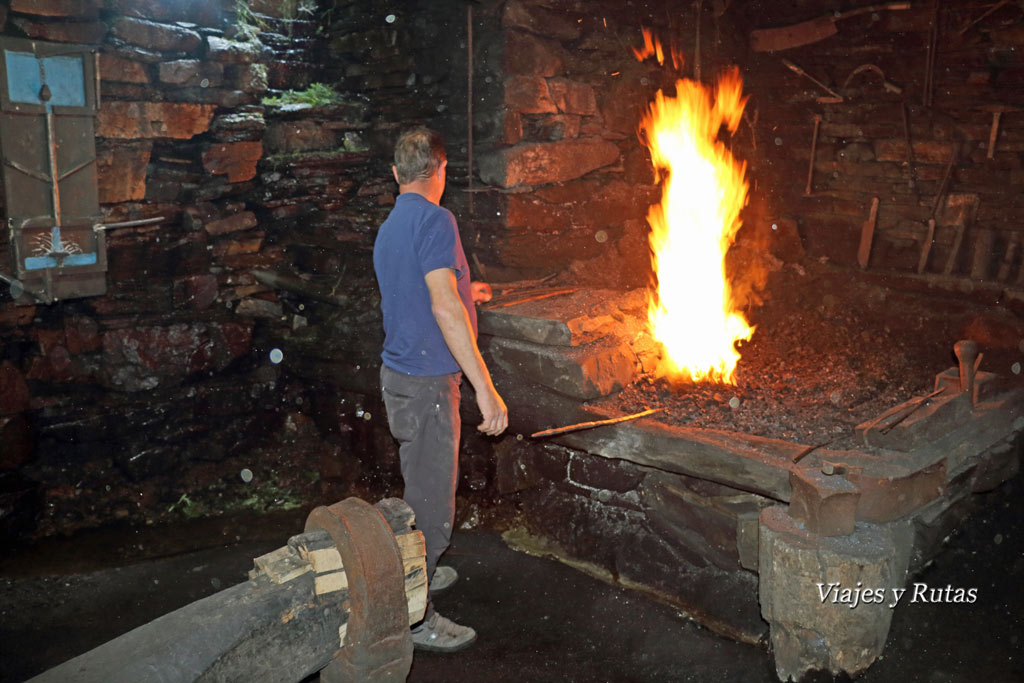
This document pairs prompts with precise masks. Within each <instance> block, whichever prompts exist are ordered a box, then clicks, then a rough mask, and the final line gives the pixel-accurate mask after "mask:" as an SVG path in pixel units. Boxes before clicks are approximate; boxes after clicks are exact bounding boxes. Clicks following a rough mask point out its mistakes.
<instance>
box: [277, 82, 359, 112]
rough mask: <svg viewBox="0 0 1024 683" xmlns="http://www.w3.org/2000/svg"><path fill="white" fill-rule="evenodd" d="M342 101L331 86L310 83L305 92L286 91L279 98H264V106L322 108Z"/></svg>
mask: <svg viewBox="0 0 1024 683" xmlns="http://www.w3.org/2000/svg"><path fill="white" fill-rule="evenodd" d="M340 101H341V95H339V94H338V91H337V90H335V89H334V88H333V87H331V86H330V85H327V84H324V83H310V85H309V87H308V88H306V89H305V90H286V91H285V92H284V93H282V94H281V95H279V96H277V97H264V98H263V104H264V105H266V106H268V107H281V106H284V105H286V104H308V105H310V106H313V107H322V106H324V105H327V104H337V103H338V102H340Z"/></svg>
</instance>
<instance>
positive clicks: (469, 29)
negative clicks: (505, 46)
mask: <svg viewBox="0 0 1024 683" xmlns="http://www.w3.org/2000/svg"><path fill="white" fill-rule="evenodd" d="M466 56H467V66H466V150H467V156H468V157H469V158H468V169H467V171H466V175H467V176H468V177H467V181H468V189H469V215H470V216H472V215H473V5H467V6H466Z"/></svg>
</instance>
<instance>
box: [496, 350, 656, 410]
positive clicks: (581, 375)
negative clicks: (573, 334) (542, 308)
mask: <svg viewBox="0 0 1024 683" xmlns="http://www.w3.org/2000/svg"><path fill="white" fill-rule="evenodd" d="M489 355H490V356H491V360H492V361H493V362H494V363H496V364H498V365H499V366H500V367H502V368H503V369H504V370H506V371H507V372H509V373H512V374H518V375H520V376H522V377H524V378H526V379H530V380H533V381H534V382H537V383H538V384H541V385H543V386H546V387H550V388H552V389H554V390H555V391H558V392H561V393H563V394H566V395H567V396H572V397H575V398H581V399H591V398H598V397H600V396H607V395H608V394H611V393H613V392H615V391H618V390H620V389H622V388H624V387H625V386H626V385H628V384H629V383H630V382H632V381H633V378H634V376H635V375H636V360H635V358H634V356H633V352H632V351H631V350H630V349H629V346H628V345H627V344H626V343H625V342H622V341H619V340H617V339H606V340H600V341H597V342H594V343H593V344H587V345H586V346H577V347H556V346H542V345H540V344H533V343H530V342H524V341H518V340H513V339H500V338H495V339H493V340H492V342H491V344H490V348H489Z"/></svg>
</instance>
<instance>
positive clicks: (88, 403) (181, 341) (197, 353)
mask: <svg viewBox="0 0 1024 683" xmlns="http://www.w3.org/2000/svg"><path fill="white" fill-rule="evenodd" d="M315 11H316V6H315V3H310V2H297V3H277V2H257V1H256V0H253V1H252V2H250V3H248V4H246V3H234V2H194V1H191V0H190V1H188V2H174V3H164V2H151V1H148V0H100V1H99V2H88V1H87V2H58V1H53V2H50V1H47V0H33V1H32V2H23V1H19V0H14V1H13V2H11V3H9V6H5V7H2V8H0V24H2V27H3V35H5V36H14V37H29V38H34V39H39V40H45V41H57V42H61V41H73V42H78V43H87V44H94V45H97V46H98V48H99V54H100V58H99V67H100V79H101V84H100V91H101V102H102V106H101V108H100V110H99V112H98V116H97V119H96V145H97V152H98V191H99V200H100V202H101V204H102V211H103V214H104V217H105V220H106V221H107V222H114V221H123V220H132V219H139V218H148V217H154V216H163V217H164V218H165V220H164V221H163V222H161V223H160V224H158V225H150V226H145V227H141V228H120V229H116V230H111V231H110V232H109V233H108V234H109V237H108V261H109V272H108V273H107V284H108V292H107V294H106V295H105V296H102V297H93V298H87V299H77V300H67V301H62V302H59V303H57V304H54V305H51V306H45V305H37V306H15V305H14V304H13V302H12V301H11V300H10V298H9V297H7V295H6V293H5V294H4V297H3V299H2V300H0V339H2V347H0V397H2V398H0V442H2V450H0V452H2V455H0V496H3V505H0V508H2V509H3V516H2V517H0V524H2V525H3V530H4V531H5V532H12V531H13V532H19V533H35V534H49V533H54V532H70V531H72V530H75V529H77V528H81V527H87V526H93V525H96V524H99V523H103V522H107V521H110V520H113V519H124V520H127V521H130V522H133V523H140V522H143V521H145V522H147V523H152V522H154V521H160V520H163V519H167V518H171V519H175V518H179V517H180V516H182V515H185V516H189V517H194V516H204V515H212V514H214V515H215V514H223V513H225V512H231V511H239V510H255V511H261V510H264V509H271V508H282V507H284V508H287V507H297V506H299V505H308V504H312V503H314V502H316V500H315V499H316V498H317V497H318V496H319V495H320V493H321V488H320V485H319V482H321V481H323V480H324V479H323V478H322V477H320V476H319V474H320V473H321V472H322V473H324V475H325V476H326V477H327V479H328V480H329V481H333V482H335V483H338V484H340V485H341V486H342V487H343V488H346V489H347V488H350V487H351V485H352V483H353V482H354V481H355V479H357V478H358V477H359V472H360V467H359V464H358V462H359V461H358V459H357V458H355V457H354V456H352V455H350V454H351V452H352V451H353V450H354V449H352V448H350V447H349V448H346V449H342V446H343V445H344V446H350V444H349V443H348V442H347V441H346V439H347V438H348V436H349V435H350V434H351V433H352V431H353V427H351V425H355V428H361V423H362V422H363V421H362V420H358V421H357V418H356V417H354V416H352V417H351V420H350V424H346V423H345V421H344V420H338V421H335V422H334V424H333V425H332V427H331V429H330V431H329V432H325V433H322V432H321V431H320V430H319V429H318V428H317V425H316V422H315V419H314V414H315V410H314V404H315V401H314V400H313V395H312V393H311V390H310V388H309V387H308V386H307V385H305V384H303V383H302V382H301V381H299V380H296V379H295V378H293V377H292V376H291V375H290V373H289V372H288V371H287V370H286V369H285V364H281V365H276V364H274V362H273V361H272V360H271V356H270V351H271V349H272V348H274V347H275V346H277V343H276V338H277V337H279V336H280V335H282V334H287V333H288V332H289V331H290V330H291V329H292V328H293V327H297V326H299V325H301V324H302V320H303V318H302V316H301V315H300V314H301V311H300V310H298V309H296V308H290V307H289V306H288V304H287V302H283V301H282V300H281V299H280V297H279V296H278V295H277V293H276V292H275V291H274V289H272V288H271V287H270V286H268V285H266V284H262V283H261V282H259V281H257V280H256V279H255V277H254V276H253V272H252V271H253V270H259V269H264V270H266V269H271V268H273V267H275V266H276V265H278V264H281V263H283V262H285V261H286V260H288V259H290V258H294V255H293V254H291V253H289V249H290V248H292V247H293V241H292V239H291V237H290V236H291V235H292V232H291V230H292V229H294V228H296V226H298V227H299V228H301V227H302V226H301V225H299V224H300V222H301V221H302V219H303V217H304V216H306V215H308V214H309V213H311V212H316V211H324V210H329V209H330V208H331V204H330V202H331V201H332V197H334V196H336V195H333V196H332V194H331V192H330V190H332V189H334V188H336V187H338V184H337V183H336V182H335V181H331V182H332V183H334V184H333V185H332V187H326V185H327V183H326V181H323V178H322V174H319V175H318V174H317V173H316V172H315V171H313V172H310V171H309V167H305V168H298V167H289V168H288V170H287V171H282V170H281V168H280V167H279V164H278V161H279V159H278V158H277V157H279V156H280V155H281V154H282V153H287V152H288V151H290V150H291V149H292V145H293V142H292V141H291V137H290V136H291V135H292V133H291V132H290V130H289V128H288V125H290V119H289V117H290V116H293V114H291V113H279V112H278V111H277V109H276V108H271V109H270V110H269V111H268V109H267V108H266V107H264V105H263V104H262V98H263V97H264V96H266V95H273V94H275V93H276V92H277V91H280V90H283V89H285V88H296V89H301V88H303V87H305V86H306V85H308V84H309V83H310V82H312V81H315V80H319V72H318V68H316V67H314V66H313V65H314V63H315V50H316V48H317V45H318V42H319V41H318V35H319V31H318V28H319V25H318V24H317V22H316V16H315ZM265 114H266V115H265ZM331 116H333V118H334V124H333V127H330V130H331V131H332V132H333V131H337V132H338V136H340V137H341V138H344V135H345V131H344V129H345V128H346V127H347V126H348V123H346V122H347V121H351V120H356V119H358V116H359V114H358V111H355V112H354V111H353V110H352V109H351V108H346V107H345V106H343V105H339V106H338V107H336V108H335V110H334V111H333V112H332V114H331ZM41 142H42V141H41ZM336 142H337V141H336V140H334V139H333V138H332V139H331V140H330V144H329V145H327V146H329V147H331V148H332V149H337V148H338V147H339V144H336ZM347 163H349V164H351V163H352V162H351V160H349V161H348V162H347ZM296 169H297V170H296ZM288 173H292V174H293V175H297V176H301V177H303V178H313V179H312V180H308V181H306V186H305V187H304V188H301V189H300V190H296V183H295V182H289V180H288V179H286V178H285V175H287V174H288ZM331 175H332V176H333V175H336V173H334V170H333V167H332V173H331ZM6 241H7V234H6V232H5V233H4V235H3V236H2V237H0V252H2V256H3V258H4V259H6V258H8V255H7V244H6ZM2 269H3V270H4V271H9V266H4V267H3V268H2ZM325 434H326V437H325ZM327 495H329V496H330V495H335V494H333V493H331V494H327Z"/></svg>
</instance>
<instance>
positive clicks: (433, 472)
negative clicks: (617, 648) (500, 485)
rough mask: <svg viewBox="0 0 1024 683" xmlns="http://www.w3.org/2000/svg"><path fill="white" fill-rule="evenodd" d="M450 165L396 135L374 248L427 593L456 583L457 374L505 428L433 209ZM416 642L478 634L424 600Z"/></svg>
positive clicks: (454, 236)
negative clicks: (450, 561) (451, 562)
mask: <svg viewBox="0 0 1024 683" xmlns="http://www.w3.org/2000/svg"><path fill="white" fill-rule="evenodd" d="M447 165H448V161H447V158H446V155H445V151H444V141H443V140H442V139H441V136H440V135H439V134H438V133H437V132H435V131H432V130H429V129H427V128H422V127H421V128H414V129H412V130H409V131H407V132H405V133H403V134H402V135H401V137H399V138H398V142H397V143H396V144H395V163H394V165H393V166H392V167H391V170H392V173H394V176H395V180H396V181H398V189H399V193H400V194H399V196H398V199H397V200H396V202H395V208H394V209H392V210H391V214H390V215H389V216H388V218H387V220H386V221H384V223H383V224H382V225H381V227H380V231H379V232H378V233H377V239H376V242H375V243H374V247H373V267H374V270H375V271H376V273H377V283H378V285H379V286H380V294H381V310H382V312H383V314H384V335H385V338H384V352H383V353H382V354H381V358H382V359H383V364H382V365H381V371H380V382H381V390H382V393H383V395H384V405H385V407H386V408H387V413H388V424H389V426H390V427H391V433H392V434H393V435H394V437H395V438H396V439H397V440H398V442H399V458H400V460H401V465H402V477H403V479H404V480H405V500H406V502H408V503H409V505H410V506H411V507H412V509H413V511H414V512H415V513H416V526H417V528H418V529H419V530H420V531H422V532H423V536H424V538H425V540H426V546H427V581H428V590H429V592H437V591H438V590H439V589H441V588H445V587H447V586H449V585H451V583H453V582H454V581H455V579H456V578H457V574H456V572H455V570H454V569H453V568H451V567H438V566H437V561H438V558H439V557H440V556H441V554H442V553H443V552H444V551H445V550H446V549H447V548H448V543H449V541H450V539H451V533H452V525H453V524H454V521H455V487H456V483H457V481H458V451H459V431H460V419H459V396H460V394H459V382H460V381H461V378H462V375H463V374H465V376H466V378H468V379H469V382H470V384H472V385H473V389H474V390H475V392H476V402H477V405H478V406H479V408H480V412H481V414H482V415H483V422H481V423H480V425H479V426H478V427H477V429H478V430H479V431H481V432H483V433H485V434H490V435H498V434H500V433H501V432H503V431H504V430H505V428H506V427H507V426H508V410H507V409H506V407H505V402H504V401H503V400H502V399H501V396H499V395H498V392H497V391H496V390H495V388H494V383H493V382H492V381H491V376H490V373H489V372H488V371H487V366H486V365H485V364H484V361H483V358H481V356H480V350H479V349H478V348H477V344H476V310H475V308H474V307H473V298H472V289H471V286H470V281H469V265H468V263H467V262H466V255H465V253H464V252H463V250H462V242H461V240H460V239H459V231H458V227H457V225H456V223H455V217H454V216H453V215H452V213H451V212H450V211H448V210H447V209H444V208H441V206H440V205H439V202H440V200H441V195H442V194H443V193H444V186H445V170H446V168H447ZM412 637H413V643H414V645H415V646H416V647H418V648H420V649H425V650H433V651H436V652H454V651H456V650H460V649H462V648H464V647H466V646H468V645H469V644H470V643H472V642H473V641H474V640H475V639H476V632H475V631H474V630H473V629H472V628H469V627H466V626H460V625H458V624H456V623H454V622H453V621H451V620H450V619H446V618H445V617H442V616H441V615H439V614H438V613H437V612H435V611H434V608H433V604H432V602H431V601H430V600H429V599H428V601H427V612H426V616H425V618H424V620H423V621H422V622H421V623H420V624H418V625H417V626H415V627H414V628H413V632H412Z"/></svg>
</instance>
